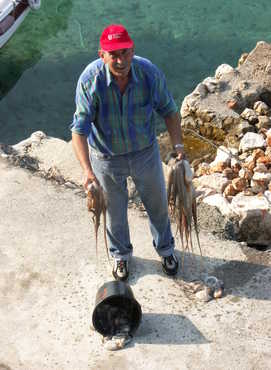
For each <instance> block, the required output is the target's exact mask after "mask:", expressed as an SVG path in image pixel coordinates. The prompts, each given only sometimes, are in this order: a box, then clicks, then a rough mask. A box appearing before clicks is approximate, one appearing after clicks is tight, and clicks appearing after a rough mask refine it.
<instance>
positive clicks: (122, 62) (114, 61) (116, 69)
mask: <svg viewBox="0 0 271 370" xmlns="http://www.w3.org/2000/svg"><path fill="white" fill-rule="evenodd" d="M99 56H100V58H101V59H102V60H103V62H104V63H105V64H108V67H109V70H110V72H111V73H112V74H113V75H114V76H115V77H121V78H125V77H127V76H128V74H129V72H130V68H131V62H132V59H133V56H134V49H133V48H132V49H120V50H114V51H104V50H99Z"/></svg>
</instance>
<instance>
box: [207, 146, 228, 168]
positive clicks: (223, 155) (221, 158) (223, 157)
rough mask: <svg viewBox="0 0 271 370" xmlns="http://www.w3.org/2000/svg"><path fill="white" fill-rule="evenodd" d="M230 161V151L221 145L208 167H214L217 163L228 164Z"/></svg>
mask: <svg viewBox="0 0 271 370" xmlns="http://www.w3.org/2000/svg"><path fill="white" fill-rule="evenodd" d="M230 160H231V151H230V150H229V149H228V148H226V147H225V146H223V145H221V146H220V147H219V148H218V149H217V152H216V157H215V159H214V161H213V162H211V163H210V166H211V167H212V166H214V165H216V164H217V163H219V162H223V163H226V164H230Z"/></svg>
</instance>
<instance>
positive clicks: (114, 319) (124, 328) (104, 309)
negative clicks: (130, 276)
mask: <svg viewBox="0 0 271 370" xmlns="http://www.w3.org/2000/svg"><path fill="white" fill-rule="evenodd" d="M141 316H142V312H141V307H140V304H139V303H138V302H137V301H136V300H135V298H134V295H133V292H132V289H131V288H130V286H129V285H128V284H126V283H124V282H123V281H115V280H114V281H109V282H107V283H105V284H104V285H102V286H101V287H100V288H99V290H98V292H97V294H96V300H95V308H94V311H93V314H92V323H93V326H94V328H95V330H97V331H98V332H99V333H100V334H102V335H103V336H104V337H107V336H114V335H116V334H118V333H120V332H122V333H123V332H126V333H127V334H129V335H133V334H134V332H135V331H136V329H137V328H138V326H139V324H140V321H141Z"/></svg>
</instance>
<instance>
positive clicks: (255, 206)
mask: <svg viewBox="0 0 271 370" xmlns="http://www.w3.org/2000/svg"><path fill="white" fill-rule="evenodd" d="M231 209H232V211H233V212H235V213H237V214H239V215H240V216H242V215H244V213H247V212H249V211H250V212H252V211H254V210H268V209H269V202H268V200H267V199H266V198H265V197H264V196H256V195H255V196H253V195H252V196H247V195H244V194H241V193H239V194H237V195H236V196H235V197H233V199H232V202H231Z"/></svg>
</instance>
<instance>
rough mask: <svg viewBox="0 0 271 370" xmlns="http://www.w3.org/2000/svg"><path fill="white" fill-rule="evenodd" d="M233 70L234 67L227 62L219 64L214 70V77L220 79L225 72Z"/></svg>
mask: <svg viewBox="0 0 271 370" xmlns="http://www.w3.org/2000/svg"><path fill="white" fill-rule="evenodd" d="M231 72H234V68H232V66H230V65H229V64H221V65H220V66H218V67H217V69H216V71H215V78H217V79H220V78H221V77H222V76H223V75H225V74H226V73H231Z"/></svg>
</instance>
